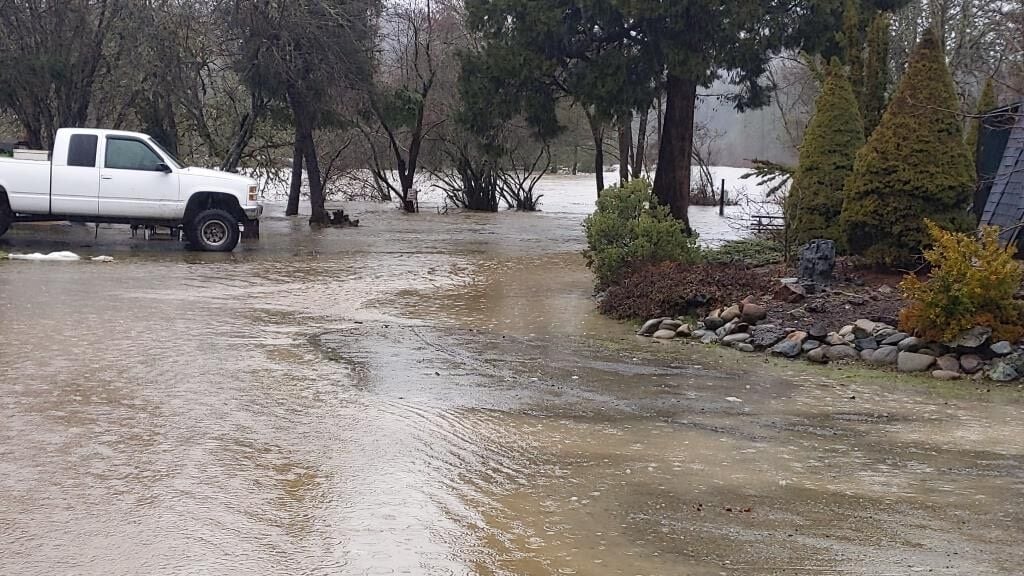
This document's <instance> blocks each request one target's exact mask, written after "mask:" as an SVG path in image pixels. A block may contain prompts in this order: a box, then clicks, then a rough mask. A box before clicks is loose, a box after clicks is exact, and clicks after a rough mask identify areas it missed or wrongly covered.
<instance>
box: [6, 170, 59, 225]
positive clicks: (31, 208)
mask: <svg viewBox="0 0 1024 576" xmlns="http://www.w3.org/2000/svg"><path fill="white" fill-rule="evenodd" d="M0 170H2V171H3V173H4V179H5V181H6V183H7V198H8V201H9V202H10V203H11V210H12V211H14V212H25V213H30V214H47V213H49V211H50V163H49V162H47V161H40V160H18V159H15V158H0Z"/></svg>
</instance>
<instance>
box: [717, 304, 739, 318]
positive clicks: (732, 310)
mask: <svg viewBox="0 0 1024 576" xmlns="http://www.w3.org/2000/svg"><path fill="white" fill-rule="evenodd" d="M721 317H722V320H725V321H726V322H732V321H733V320H735V319H737V318H739V317H740V305H739V304H733V305H732V306H729V307H728V308H726V309H725V310H723V311H722V316H721Z"/></svg>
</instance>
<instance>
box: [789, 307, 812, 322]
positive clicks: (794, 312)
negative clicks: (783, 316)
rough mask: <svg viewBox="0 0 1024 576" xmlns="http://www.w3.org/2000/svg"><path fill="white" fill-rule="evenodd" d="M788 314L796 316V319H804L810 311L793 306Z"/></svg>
mask: <svg viewBox="0 0 1024 576" xmlns="http://www.w3.org/2000/svg"><path fill="white" fill-rule="evenodd" d="M789 315H790V317H792V318H796V319H797V320H804V319H806V318H807V317H809V316H810V313H809V312H807V311H806V310H804V309H803V308H794V309H792V310H790V311H789Z"/></svg>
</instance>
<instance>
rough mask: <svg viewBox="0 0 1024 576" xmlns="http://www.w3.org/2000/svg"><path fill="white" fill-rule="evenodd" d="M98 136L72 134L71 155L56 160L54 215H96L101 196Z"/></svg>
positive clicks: (52, 182) (52, 185) (52, 187)
mask: <svg viewBox="0 0 1024 576" xmlns="http://www.w3.org/2000/svg"><path fill="white" fill-rule="evenodd" d="M99 138H100V137H99V136H98V135H96V134H72V135H71V137H70V138H69V139H68V146H67V154H58V155H55V156H54V158H53V163H52V165H51V170H52V174H51V177H50V213H51V214H58V215H61V216H65V215H66V216H95V215H96V211H97V208H98V202H97V200H98V197H99V187H100V180H99V169H98V168H97V165H96V164H97V154H96V153H97V150H98V148H99V145H98V143H99Z"/></svg>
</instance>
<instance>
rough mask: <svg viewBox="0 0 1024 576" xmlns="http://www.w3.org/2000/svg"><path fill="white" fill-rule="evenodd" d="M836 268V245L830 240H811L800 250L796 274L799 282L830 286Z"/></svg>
mask: <svg viewBox="0 0 1024 576" xmlns="http://www.w3.org/2000/svg"><path fill="white" fill-rule="evenodd" d="M835 268H836V243H835V242H833V241H832V240H811V241H810V242H808V243H807V244H805V245H804V246H803V247H801V248H800V263H799V265H798V266H797V273H798V275H799V277H800V281H801V282H811V283H814V284H831V283H832V273H833V272H834V271H835Z"/></svg>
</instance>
